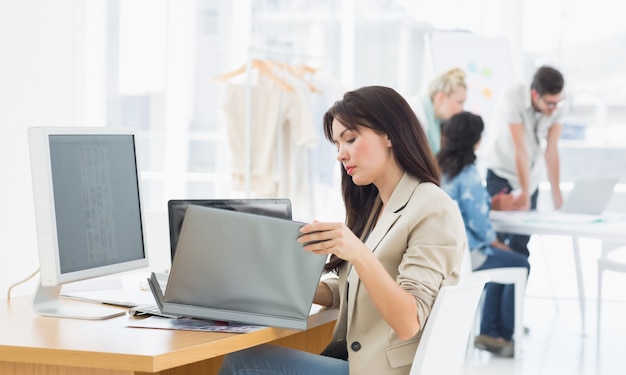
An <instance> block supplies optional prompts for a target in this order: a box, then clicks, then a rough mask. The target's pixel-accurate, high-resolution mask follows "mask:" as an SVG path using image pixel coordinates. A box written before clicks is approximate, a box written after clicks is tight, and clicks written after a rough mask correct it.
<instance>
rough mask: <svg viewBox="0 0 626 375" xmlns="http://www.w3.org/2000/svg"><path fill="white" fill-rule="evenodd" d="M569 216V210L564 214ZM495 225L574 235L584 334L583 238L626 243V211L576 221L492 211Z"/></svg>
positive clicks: (505, 229) (512, 230) (515, 230)
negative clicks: (589, 220) (601, 217)
mask: <svg viewBox="0 0 626 375" xmlns="http://www.w3.org/2000/svg"><path fill="white" fill-rule="evenodd" d="M563 215H565V216H567V214H563ZM490 217H491V222H492V223H493V228H494V229H495V230H496V231H498V232H503V233H515V234H527V235H532V234H548V235H560V236H567V237H571V238H572V250H573V252H574V263H575V265H576V278H577V283H578V300H579V305H580V317H581V326H582V334H583V335H584V334H585V333H586V323H585V287H584V283H583V272H582V264H581V258H580V245H579V239H580V238H594V239H599V240H602V241H604V242H608V243H618V244H626V217H625V216H624V215H620V214H615V215H610V214H607V215H604V216H603V219H602V220H601V221H594V222H575V220H570V219H577V218H576V217H575V215H574V217H570V218H567V217H563V218H562V221H561V220H559V218H558V216H556V217H554V216H552V217H550V219H546V218H545V215H544V214H543V213H541V212H537V211H491V216H490Z"/></svg>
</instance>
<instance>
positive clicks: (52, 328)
mask: <svg viewBox="0 0 626 375" xmlns="http://www.w3.org/2000/svg"><path fill="white" fill-rule="evenodd" d="M75 303H85V302H75ZM336 318H337V311H336V310H327V311H321V312H319V313H317V314H314V315H311V317H310V318H309V329H308V330H306V331H297V330H292V329H284V328H273V327H272V328H266V329H262V330H260V331H257V332H253V333H246V334H233V333H214V332H192V331H173V330H157V329H144V328H128V327H126V323H127V321H128V319H129V318H128V317H126V316H122V317H118V318H113V319H108V320H97V321H93V320H78V319H64V318H49V317H41V316H38V315H37V314H35V313H34V312H33V311H32V308H31V297H30V296H27V297H26V296H22V297H16V298H12V299H11V300H10V301H7V300H0V374H3V375H17V374H19V375H26V374H40V375H85V374H90V375H113V374H114V375H141V374H160V375H182V374H187V375H200V374H202V375H209V374H214V373H216V372H217V370H218V369H219V366H220V364H221V361H222V356H223V355H225V354H228V353H231V352H234V351H237V350H240V349H244V348H248V347H251V346H255V345H259V344H263V343H273V344H276V345H282V346H288V347H292V348H297V349H302V350H307V351H310V352H314V353H319V352H321V351H322V349H323V348H324V347H325V345H326V344H327V343H328V341H329V340H330V337H331V334H332V330H333V327H334V325H335V320H336Z"/></svg>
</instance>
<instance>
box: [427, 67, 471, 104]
mask: <svg viewBox="0 0 626 375" xmlns="http://www.w3.org/2000/svg"><path fill="white" fill-rule="evenodd" d="M459 87H462V88H464V89H466V90H467V84H465V72H464V71H463V70H462V69H460V68H452V69H450V70H448V71H447V72H445V73H443V74H441V75H440V76H438V77H437V78H435V79H434V80H433V81H432V82H431V83H430V85H429V86H428V95H429V96H430V98H431V99H434V98H435V95H436V94H437V93H438V92H443V93H444V94H445V95H446V96H450V94H452V92H454V90H456V89H457V88H459Z"/></svg>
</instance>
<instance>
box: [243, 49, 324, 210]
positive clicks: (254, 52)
mask: <svg viewBox="0 0 626 375" xmlns="http://www.w3.org/2000/svg"><path fill="white" fill-rule="evenodd" d="M268 57H270V58H271V57H282V58H294V57H295V58H302V59H304V60H315V59H318V60H325V59H326V58H323V57H319V56H311V55H306V54H299V53H293V52H286V51H276V50H270V49H263V48H258V47H249V48H248V57H247V60H246V117H245V119H246V120H245V126H246V140H245V161H246V175H245V191H246V198H250V192H251V189H252V186H251V183H252V157H253V155H252V115H251V114H252V82H251V77H252V68H253V62H254V60H255V59H257V58H268ZM278 137H279V139H278V140H277V141H278V142H280V141H281V139H280V137H281V134H280V132H279V134H278ZM279 144H280V143H279ZM278 160H281V165H280V168H282V160H283V159H282V157H281V155H279V156H278Z"/></svg>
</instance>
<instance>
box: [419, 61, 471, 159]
mask: <svg viewBox="0 0 626 375" xmlns="http://www.w3.org/2000/svg"><path fill="white" fill-rule="evenodd" d="M466 97H467V84H466V83H465V72H464V71H463V70H461V69H459V68H454V69H450V70H448V71H447V72H445V73H443V74H441V75H439V76H438V77H437V78H435V79H434V80H433V81H432V82H431V83H430V85H429V86H428V96H426V97H422V98H421V100H419V102H418V103H415V105H414V106H413V107H414V108H413V109H414V110H415V113H416V114H417V117H418V118H419V120H420V122H421V123H422V125H423V126H424V129H425V130H426V135H427V137H428V144H429V145H430V148H431V149H432V151H433V153H434V154H437V153H438V152H439V149H440V148H441V123H442V122H443V121H446V120H447V119H449V118H450V117H452V116H453V115H455V114H457V113H459V112H461V111H463V104H464V103H465V99H466Z"/></svg>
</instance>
